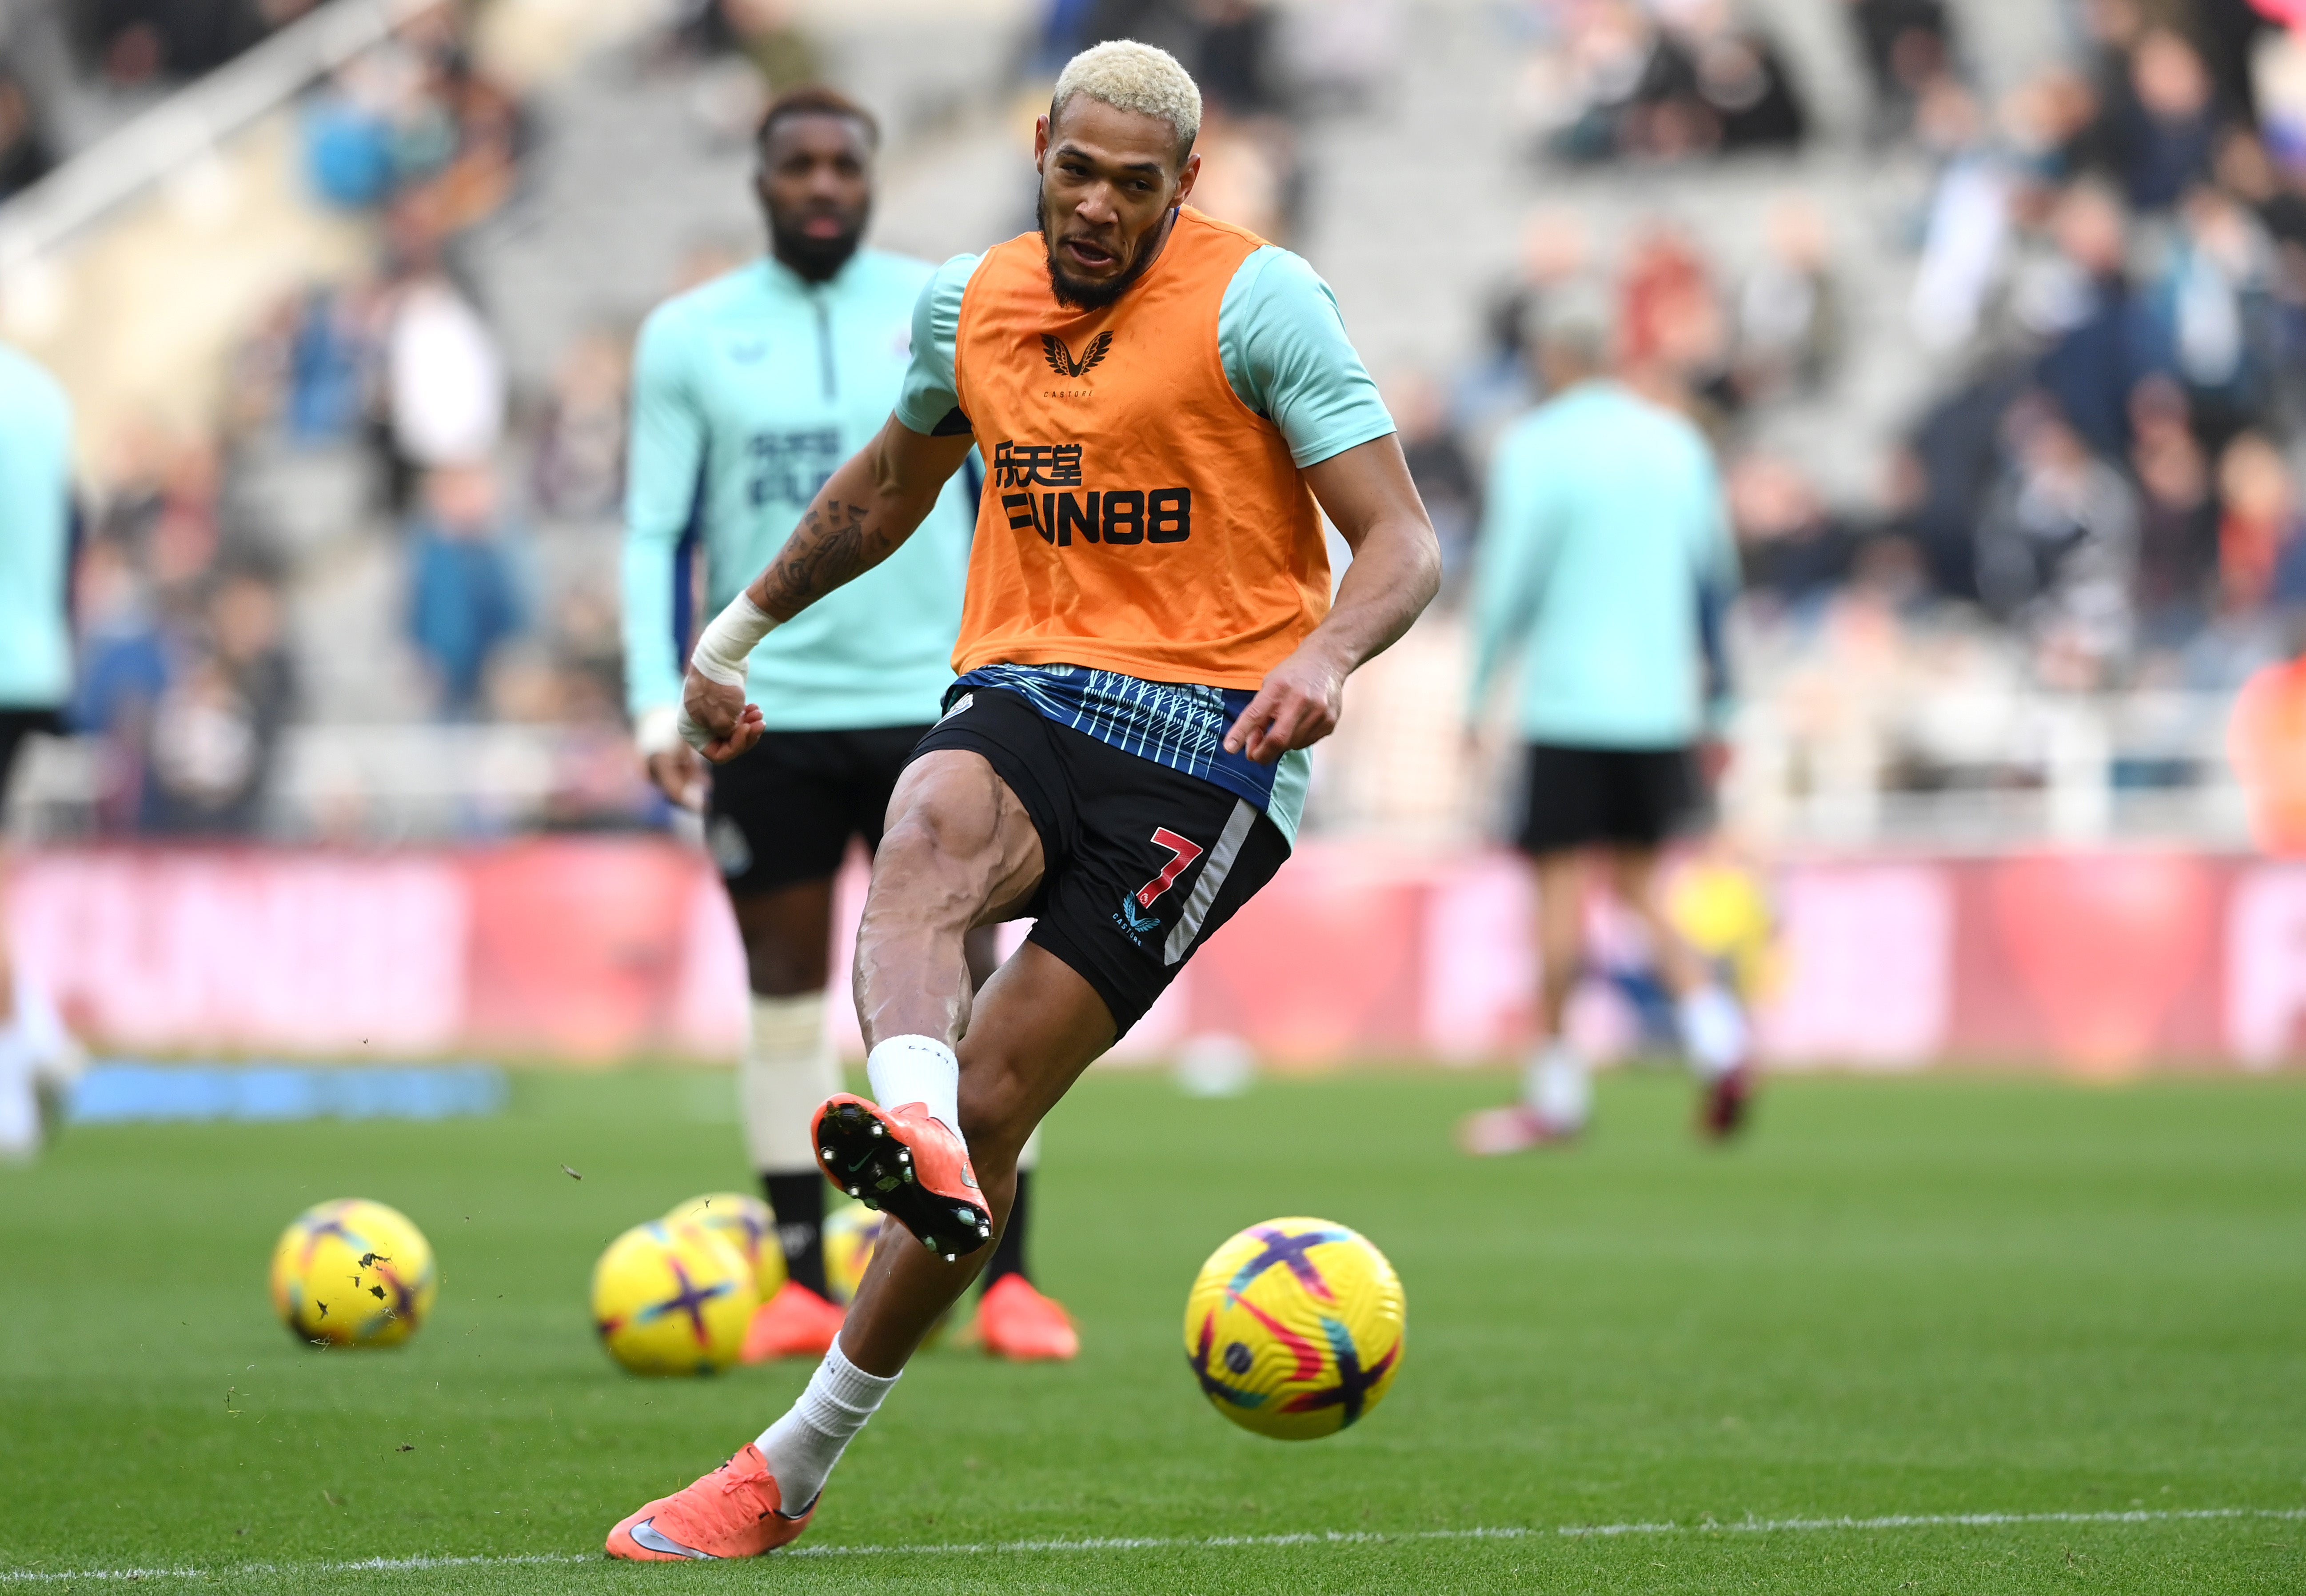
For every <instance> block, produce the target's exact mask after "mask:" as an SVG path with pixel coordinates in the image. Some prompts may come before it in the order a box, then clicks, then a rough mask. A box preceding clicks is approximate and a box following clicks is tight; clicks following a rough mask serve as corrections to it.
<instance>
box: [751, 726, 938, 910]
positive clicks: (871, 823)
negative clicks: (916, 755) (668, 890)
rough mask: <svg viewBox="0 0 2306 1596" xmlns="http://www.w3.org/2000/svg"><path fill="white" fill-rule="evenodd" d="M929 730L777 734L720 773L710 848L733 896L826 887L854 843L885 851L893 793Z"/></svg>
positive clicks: (769, 734)
mask: <svg viewBox="0 0 2306 1596" xmlns="http://www.w3.org/2000/svg"><path fill="white" fill-rule="evenodd" d="M926 730H928V728H927V727H926V726H876V727H873V728H870V729H868V730H863V731H771V732H765V733H764V734H763V735H762V738H761V740H760V741H759V742H757V743H755V744H754V745H753V746H752V747H750V748H748V749H747V750H746V751H745V752H744V753H742V754H739V755H738V756H737V757H736V758H734V759H732V760H730V762H729V763H728V764H719V765H715V766H713V797H712V799H711V801H710V802H709V803H707V804H706V806H705V846H706V847H707V848H709V849H711V850H712V853H713V863H714V864H716V865H718V866H720V867H721V879H722V881H724V882H726V883H728V886H729V892H730V896H731V897H737V898H743V897H747V896H749V895H751V894H753V893H756V892H774V891H775V890H776V889H777V888H779V887H789V886H791V885H793V884H794V883H797V882H803V881H822V880H824V878H825V877H826V876H828V875H833V873H834V872H836V871H838V870H839V869H840V868H841V859H842V858H843V857H844V856H845V855H846V854H847V853H848V851H849V840H850V838H851V837H862V838H864V839H865V846H866V847H867V848H868V849H870V848H878V847H879V846H880V845H881V825H882V823H883V822H884V820H885V819H887V817H888V814H889V794H890V793H891V792H893V791H894V790H895V789H896V785H897V778H898V776H899V775H901V773H903V772H904V768H905V762H906V761H907V760H908V759H910V757H911V756H912V752H913V745H914V744H915V743H918V742H919V741H920V740H921V733H922V732H924V731H926Z"/></svg>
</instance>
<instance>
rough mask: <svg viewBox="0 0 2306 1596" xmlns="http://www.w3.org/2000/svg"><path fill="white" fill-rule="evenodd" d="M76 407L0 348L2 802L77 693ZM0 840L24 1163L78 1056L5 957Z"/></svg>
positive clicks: (7, 1077)
mask: <svg viewBox="0 0 2306 1596" xmlns="http://www.w3.org/2000/svg"><path fill="white" fill-rule="evenodd" d="M72 431H73V422H72V402H71V401H70V400H69V399H67V398H66V397H64V388H63V387H62V386H61V385H60V384H58V383H57V381H56V379H55V378H53V377H51V376H49V375H48V373H47V371H44V370H42V369H41V368H40V367H39V366H38V364H36V363H33V362H32V361H31V360H30V359H28V358H26V357H25V356H24V355H22V354H19V353H18V352H17V351H15V350H13V349H11V348H8V347H6V346H0V799H4V798H6V797H7V793H8V780H9V777H10V776H11V775H12V774H13V772H14V770H15V767H16V755H18V754H19V753H21V751H22V750H23V747H24V744H25V740H26V739H27V738H30V737H32V736H33V735H35V734H37V733H41V732H46V733H49V734H51V735H60V734H61V733H62V731H63V730H64V728H63V724H62V722H61V720H60V718H59V716H60V713H61V711H62V710H63V708H64V701H65V700H66V699H67V698H69V697H70V696H72V677H73V649H72V626H71V619H70V605H69V602H68V598H67V594H68V591H69V587H70V584H71V570H72V526H73V504H72ZM7 871H8V858H7V850H6V839H5V836H4V834H0V1157H11V1158H23V1157H30V1156H31V1155H32V1154H34V1153H36V1152H38V1150H39V1148H40V1142H41V1140H42V1137H43V1130H44V1126H43V1119H44V1117H47V1116H48V1115H50V1114H52V1113H53V1110H54V1108H55V1105H56V1101H57V1097H58V1094H59V1093H60V1091H61V1088H63V1087H64V1085H65V1084H66V1083H67V1082H68V1081H69V1080H70V1079H71V1077H72V1075H73V1072H74V1071H76V1070H77V1068H78V1066H79V1062H80V1051H79V1049H78V1048H77V1047H76V1046H74V1045H73V1039H72V1037H71V1036H70V1034H69V1033H67V1032H66V1031H65V1029H64V1023H63V1021H62V1020H59V1019H58V1018H57V1015H56V1009H55V1007H54V1006H53V1005H52V1004H51V1003H49V1001H48V998H47V994H46V993H45V992H42V991H40V990H38V989H37V988H36V987H35V986H33V984H32V983H31V982H30V980H29V979H27V978H26V977H25V974H24V972H23V971H22V970H21V969H18V968H17V967H16V965H15V963H14V961H13V959H12V958H11V957H10V954H11V949H10V946H9V939H8V913H7V909H8V902H7V884H8V874H7Z"/></svg>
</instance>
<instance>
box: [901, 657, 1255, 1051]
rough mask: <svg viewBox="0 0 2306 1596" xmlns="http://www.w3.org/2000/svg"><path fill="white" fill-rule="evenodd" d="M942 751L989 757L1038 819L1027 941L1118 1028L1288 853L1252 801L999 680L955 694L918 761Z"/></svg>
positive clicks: (1128, 1023) (1134, 1017)
mask: <svg viewBox="0 0 2306 1596" xmlns="http://www.w3.org/2000/svg"><path fill="white" fill-rule="evenodd" d="M939 748H963V749H966V750H968V751H969V753H972V754H980V755H984V757H985V759H986V763H987V764H991V765H992V766H993V770H994V773H995V774H996V775H998V776H999V777H1000V778H1001V780H1002V781H1004V782H1006V783H1008V786H1009V790H1010V791H1012V792H1013V793H1015V794H1016V795H1017V798H1018V801H1019V802H1021V803H1022V804H1023V805H1024V806H1025V812H1026V813H1027V814H1028V815H1031V816H1032V817H1033V829H1034V830H1035V831H1037V832H1039V833H1040V835H1041V860H1042V875H1041V884H1040V886H1039V887H1038V889H1037V890H1036V891H1035V892H1034V894H1033V900H1032V901H1031V902H1030V903H1029V905H1027V906H1026V909H1025V910H1024V912H1025V913H1026V914H1028V915H1029V916H1031V917H1033V920H1034V925H1033V929H1032V932H1031V933H1030V935H1029V936H1028V937H1027V939H1026V940H1028V941H1029V942H1035V943H1039V944H1040V945H1041V946H1042V947H1044V948H1046V949H1047V950H1048V951H1049V952H1052V953H1054V954H1055V955H1056V956H1057V957H1058V958H1059V959H1061V960H1064V962H1065V963H1066V964H1068V965H1070V966H1071V967H1072V969H1075V970H1077V971H1079V972H1080V977H1081V978H1082V979H1083V980H1085V981H1087V982H1088V983H1089V985H1090V986H1093V987H1095V988H1096V989H1097V995H1098V996H1099V997H1101V998H1103V999H1104V1000H1105V1006H1106V1008H1107V1009H1109V1010H1111V1011H1112V1012H1113V1025H1114V1030H1115V1033H1116V1034H1117V1035H1122V1036H1125V1035H1127V1034H1128V1031H1129V1028H1130V1027H1132V1026H1133V1025H1135V1024H1136V1023H1137V1022H1138V1021H1139V1020H1142V1019H1143V1018H1144V1017H1145V1011H1146V1010H1148V1009H1149V1008H1151V1007H1152V1006H1153V1000H1154V999H1155V998H1157V997H1159V996H1160V995H1161V993H1162V990H1163V989H1164V988H1165V987H1166V986H1168V985H1169V983H1170V982H1172V981H1174V980H1175V979H1176V978H1177V972H1178V971H1179V970H1180V969H1183V968H1184V964H1185V960H1187V959H1188V958H1190V957H1191V955H1192V952H1193V950H1194V949H1195V948H1197V947H1199V946H1200V944H1201V943H1203V942H1205V941H1206V940H1208V938H1209V934H1210V933H1211V932H1213V931H1215V930H1216V929H1217V927H1218V926H1222V925H1224V924H1225V923H1226V921H1227V920H1229V919H1231V918H1233V915H1234V910H1235V909H1239V908H1240V907H1241V906H1242V905H1243V904H1244V903H1246V902H1248V901H1249V900H1250V899H1251V897H1252V896H1254V895H1255V893H1256V892H1257V890H1258V889H1259V888H1260V887H1261V886H1263V885H1264V884H1265V883H1267V882H1268V881H1271V880H1272V879H1273V875H1274V872H1275V871H1277V870H1278V869H1280V868H1281V864H1282V861H1283V860H1285V859H1286V858H1288V857H1289V840H1288V839H1287V838H1286V837H1285V836H1283V835H1282V834H1281V828H1280V827H1279V826H1277V825H1275V824H1273V822H1272V821H1270V820H1268V819H1267V818H1266V816H1265V814H1264V812H1263V811H1262V810H1260V809H1259V808H1258V807H1257V806H1255V805H1254V804H1251V803H1250V802H1249V801H1248V800H1246V799H1244V798H1237V797H1235V796H1234V794H1233V793H1231V792H1228V791H1226V789H1224V788H1222V787H1219V786H1217V785H1216V784H1215V783H1214V782H1209V781H1202V780H1201V779H1200V777H1198V776H1189V775H1186V774H1185V773H1184V772H1182V771H1174V770H1171V769H1170V768H1169V767H1168V766H1167V765H1166V764H1155V763H1154V762H1153V761H1152V760H1150V759H1147V758H1145V757H1143V756H1142V755H1136V754H1124V753H1123V752H1122V751H1121V750H1120V749H1119V748H1115V747H1111V746H1110V745H1108V744H1106V743H1101V742H1099V741H1098V740H1097V738H1093V737H1091V736H1089V733H1087V732H1085V731H1076V730H1073V729H1072V727H1070V726H1060V725H1058V724H1056V723H1055V721H1050V720H1047V719H1045V718H1044V717H1043V716H1042V715H1041V714H1040V713H1039V712H1038V711H1037V710H1035V709H1034V708H1033V706H1032V705H1031V704H1029V703H1027V702H1026V701H1025V699H1023V698H1022V697H1021V696H1018V695H1017V694H1015V693H1011V692H1007V691H1005V690H1004V689H1002V688H999V687H976V688H972V689H970V691H969V693H967V694H966V695H964V696H962V697H961V698H959V699H956V700H955V701H954V703H953V706H952V710H951V711H950V712H948V713H947V714H946V715H945V718H944V720H942V721H938V722H937V723H936V725H935V727H934V728H932V729H931V730H930V731H929V734H928V735H927V737H924V738H921V742H920V747H918V748H917V749H915V750H914V753H913V757H915V758H916V759H918V758H919V757H920V756H921V755H923V754H927V753H930V752H932V751H934V750H935V749H939Z"/></svg>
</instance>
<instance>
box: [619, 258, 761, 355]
mask: <svg viewBox="0 0 2306 1596" xmlns="http://www.w3.org/2000/svg"><path fill="white" fill-rule="evenodd" d="M767 295H768V286H767V274H766V273H765V272H764V271H763V269H762V265H761V261H760V260H757V259H756V260H748V261H747V262H746V263H745V264H744V265H742V266H739V267H737V268H735V269H733V270H730V271H724V272H722V274H721V275H720V276H719V277H708V278H706V279H705V281H704V282H701V283H699V284H697V285H696V286H695V287H693V288H684V289H683V290H681V291H680V292H679V293H678V294H674V295H672V296H671V297H670V299H666V300H662V301H660V302H659V303H658V304H657V307H656V308H655V309H654V310H653V311H651V312H649V313H648V315H647V317H646V318H645V320H643V321H642V322H641V337H642V338H643V340H644V341H647V340H663V339H669V338H678V337H684V336H687V335H689V334H693V333H695V332H697V331H700V330H702V329H706V328H709V327H711V326H713V324H714V323H716V322H718V321H721V320H724V319H726V318H728V317H730V316H740V315H756V314H758V312H759V309H760V306H761V303H762V302H763V300H764V298H766V297H767Z"/></svg>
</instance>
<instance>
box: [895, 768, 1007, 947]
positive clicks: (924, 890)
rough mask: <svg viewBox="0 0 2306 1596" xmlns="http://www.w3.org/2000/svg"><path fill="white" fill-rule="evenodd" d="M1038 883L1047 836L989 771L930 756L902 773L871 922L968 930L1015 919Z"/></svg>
mask: <svg viewBox="0 0 2306 1596" xmlns="http://www.w3.org/2000/svg"><path fill="white" fill-rule="evenodd" d="M1041 875H1042V852H1041V835H1040V832H1039V831H1038V829H1037V828H1036V827H1035V825H1034V824H1033V818H1032V816H1031V815H1029V814H1028V813H1027V811H1026V808H1025V806H1024V804H1023V802H1022V801H1021V799H1020V798H1018V796H1017V795H1016V793H1015V792H1014V791H1012V789H1010V786H1009V784H1008V783H1007V782H1006V781H1003V780H1002V779H1001V776H1000V774H999V772H996V771H995V769H994V768H993V765H992V764H991V762H990V761H988V760H987V759H986V757H985V756H984V755H981V754H978V753H975V752H972V751H970V750H969V749H965V748H933V749H930V750H928V751H927V752H925V753H923V754H921V755H918V757H917V758H915V759H914V760H913V762H912V763H911V764H909V765H907V766H906V767H905V772H904V774H903V775H902V776H901V777H900V778H899V779H898V781H897V787H896V790H895V792H894V793H893V794H892V795H891V798H890V799H889V824H888V829H887V830H886V831H885V832H883V834H882V837H881V846H880V847H879V848H878V849H876V850H875V853H874V856H873V885H872V890H871V892H869V893H867V897H866V903H865V913H866V917H867V920H868V921H871V920H874V919H875V918H876V917H884V916H894V917H900V918H916V917H927V918H929V919H932V920H935V921H936V922H938V923H939V924H944V923H945V922H948V921H951V922H955V923H958V924H959V925H960V926H961V929H963V930H964V931H966V930H968V929H969V928H971V927H974V926H984V925H990V924H992V923H994V922H995V921H998V920H1004V919H1009V918H1012V917H1014V916H1015V915H1016V913H1018V912H1019V911H1021V909H1023V907H1024V906H1025V905H1026V904H1027V903H1028V902H1029V901H1030V900H1032V898H1033V894H1034V892H1036V890H1037V889H1038V887H1039V886H1040V883H1041Z"/></svg>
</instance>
